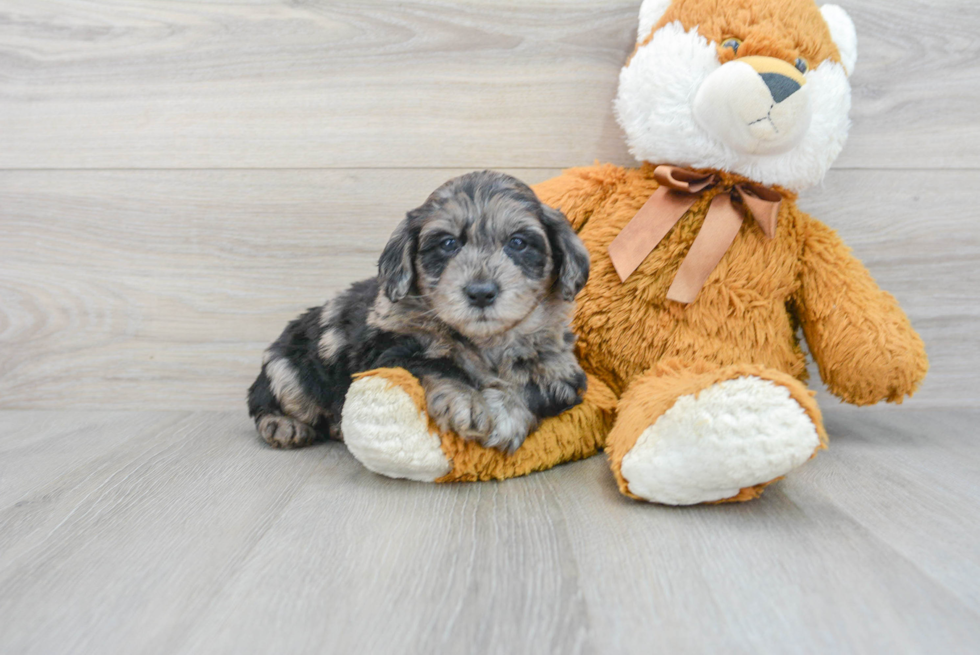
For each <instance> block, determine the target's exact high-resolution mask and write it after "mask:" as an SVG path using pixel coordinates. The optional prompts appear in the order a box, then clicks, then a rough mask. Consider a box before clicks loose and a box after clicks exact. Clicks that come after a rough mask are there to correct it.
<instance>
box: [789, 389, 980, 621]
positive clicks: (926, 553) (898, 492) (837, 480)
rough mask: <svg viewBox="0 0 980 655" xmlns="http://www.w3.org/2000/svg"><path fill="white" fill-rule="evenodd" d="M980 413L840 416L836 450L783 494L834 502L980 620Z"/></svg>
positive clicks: (850, 412) (834, 418) (830, 427)
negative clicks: (950, 593) (979, 539)
mask: <svg viewBox="0 0 980 655" xmlns="http://www.w3.org/2000/svg"><path fill="white" fill-rule="evenodd" d="M978 420H980V414H978V413H977V412H963V411H942V412H938V411H908V410H903V411H901V412H894V411H888V410H885V409H878V408H875V409H871V410H865V409H857V408H853V407H846V408H845V407H840V408H834V409H833V410H832V411H831V412H830V413H829V414H828V417H827V432H828V433H829V434H830V440H831V441H830V449H829V450H828V451H827V452H826V453H821V454H820V456H819V457H818V458H817V460H815V461H814V466H806V467H804V468H803V469H802V470H801V471H800V473H799V475H794V476H793V478H792V482H791V484H788V485H786V486H785V487H784V490H785V492H786V494H787V495H788V496H789V497H790V498H791V499H793V501H794V502H797V503H802V502H806V501H807V499H813V498H817V497H821V498H825V499H826V500H827V501H829V502H831V503H833V504H834V506H835V507H837V508H839V509H841V510H842V511H844V512H845V513H846V514H847V515H848V516H850V517H851V518H853V519H854V520H855V521H857V522H858V523H860V524H861V525H862V527H863V528H864V529H866V530H867V531H868V532H869V533H870V534H873V535H874V537H875V538H876V539H878V540H879V541H880V542H882V543H886V544H888V545H889V546H890V547H891V548H892V549H894V550H895V551H897V552H899V553H901V554H902V555H903V556H904V557H905V558H906V559H907V560H908V561H910V562H914V563H915V565H916V567H917V568H919V569H920V570H922V571H923V572H924V573H926V574H927V575H928V576H929V577H930V578H932V579H933V580H935V581H937V582H939V583H940V584H942V585H943V586H944V587H946V588H947V589H949V590H950V591H951V592H952V593H954V594H956V596H957V597H958V598H959V599H960V600H961V601H962V602H963V604H964V605H965V606H966V607H968V608H970V609H971V610H972V611H973V612H975V613H978V614H980V547H978V545H977V543H978V540H977V537H978V534H977V533H978V529H977V521H975V520H973V519H974V518H975V517H977V516H980V440H978V439H977V437H978V436H980V435H978V432H980V428H978V427H977V424H978Z"/></svg>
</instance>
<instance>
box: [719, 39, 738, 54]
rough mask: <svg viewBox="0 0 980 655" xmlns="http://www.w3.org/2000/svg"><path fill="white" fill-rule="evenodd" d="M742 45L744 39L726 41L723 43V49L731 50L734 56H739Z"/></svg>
mask: <svg viewBox="0 0 980 655" xmlns="http://www.w3.org/2000/svg"><path fill="white" fill-rule="evenodd" d="M740 45H742V39H725V40H724V41H722V42H721V47H722V48H731V49H732V54H736V55H737V54H738V47H739V46H740Z"/></svg>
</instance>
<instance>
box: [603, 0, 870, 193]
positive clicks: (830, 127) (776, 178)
mask: <svg viewBox="0 0 980 655" xmlns="http://www.w3.org/2000/svg"><path fill="white" fill-rule="evenodd" d="M834 15H835V16H836V17H837V18H839V19H840V20H839V22H840V23H841V24H843V22H844V20H848V19H846V14H844V13H843V12H842V11H840V12H836V13H835V14H834ZM841 17H842V18H841ZM654 25H655V26H658V29H657V30H656V31H655V32H652V33H648V34H647V36H646V38H645V39H643V40H642V41H641V45H639V46H638V47H637V51H636V52H635V54H634V55H633V57H632V58H631V60H630V61H629V63H628V64H627V65H626V66H625V67H624V68H623V70H622V72H621V73H620V79H619V92H618V94H617V97H616V104H615V108H616V116H617V119H618V120H619V123H620V125H621V126H622V128H623V131H624V132H625V133H626V140H627V143H628V144H629V146H630V152H631V153H632V154H633V156H635V157H636V158H637V159H638V160H640V161H650V162H657V163H671V164H674V165H678V166H689V167H694V168H710V169H719V170H725V171H729V172H732V173H736V174H738V175H743V176H745V177H747V178H750V179H752V180H754V181H756V182H760V183H762V184H765V185H778V186H782V187H785V188H786V189H789V190H793V191H800V190H802V189H805V188H807V187H811V186H814V185H816V184H818V183H819V182H820V181H821V180H822V179H823V177H824V175H825V174H826V172H827V170H828V169H829V168H830V165H831V164H832V163H833V161H834V159H836V158H837V155H838V154H840V151H841V149H842V148H843V147H844V143H845V141H846V140H847V132H848V129H849V127H850V120H849V118H848V111H849V110H850V107H851V89H850V85H849V84H848V81H847V73H846V72H845V69H844V67H843V66H842V65H841V63H840V53H839V51H838V49H837V47H836V45H835V44H834V42H833V40H832V39H831V32H830V28H829V27H828V25H827V24H826V22H824V20H823V17H822V15H821V13H820V11H819V10H818V9H817V7H816V5H814V4H813V3H812V2H810V0H782V1H781V2H762V1H760V0H730V1H728V2H725V3H717V2H712V1H710V0H676V1H675V2H673V3H672V4H671V5H670V6H669V7H668V8H667V10H666V11H665V12H664V13H663V14H662V15H661V17H660V18H659V19H658V21H657V22H656V23H654ZM845 31H846V30H844V29H840V30H839V32H842V33H843V32H845ZM851 31H852V33H853V28H852V30H851ZM733 38H734V39H738V40H739V41H740V42H741V43H740V44H739V46H738V49H737V52H736V51H734V50H733V49H732V48H731V47H723V46H722V45H721V44H722V43H724V42H726V41H728V40H730V39H733ZM854 43H856V41H854ZM746 56H764V57H771V58H773V59H777V60H780V61H784V62H788V63H790V64H795V62H796V61H797V60H798V59H802V60H805V62H806V66H807V72H806V73H805V75H804V77H805V78H806V84H805V87H804V89H803V90H801V92H800V93H801V94H803V93H805V95H806V103H807V107H806V109H805V111H803V109H802V108H801V109H799V110H798V120H803V121H806V123H807V126H806V128H805V129H802V130H801V131H800V134H799V135H798V137H797V138H798V141H797V143H796V144H794V147H793V148H792V149H790V150H786V151H783V152H776V153H773V152H771V151H760V150H759V149H758V148H756V149H752V148H747V147H745V146H744V145H743V144H742V143H741V142H738V141H736V140H734V139H726V138H725V135H724V134H718V133H717V131H715V130H712V129H711V126H710V125H708V126H706V125H704V124H703V123H702V121H699V120H698V118H697V116H696V112H695V111H694V110H693V109H694V107H693V105H694V103H695V102H696V100H697V98H698V94H699V92H700V91H702V86H703V85H704V84H705V83H706V81H709V79H713V80H718V78H719V77H722V78H724V77H725V76H736V75H738V73H739V71H740V65H739V63H738V59H741V58H744V57H746ZM854 57H856V52H855V55H854ZM852 65H853V64H852ZM732 83H733V84H734V83H736V82H735V81H734V80H733V82H732ZM739 86H741V87H743V88H744V86H745V83H744V82H742V83H740V84H739ZM758 94H762V95H763V96H764V97H761V98H759V99H758V100H757V101H756V102H759V103H762V102H765V103H766V104H769V103H770V102H771V100H772V98H771V97H770V95H769V94H768V92H767V90H766V89H765V87H764V86H760V88H759V89H758ZM758 94H757V95H758ZM748 95H749V94H748V93H742V94H729V96H730V97H731V98H732V100H731V101H732V102H733V103H745V102H747V101H748V100H749V99H751V98H748V97H747V96H748ZM702 97H703V95H702ZM796 97H800V96H796V94H794V96H793V97H790V98H788V99H787V100H785V101H783V102H782V103H776V106H775V107H774V109H775V110H776V111H778V110H779V107H780V106H785V103H794V102H797V101H796V99H795V98H796ZM712 99H713V100H714V103H713V105H712V106H713V107H715V108H716V109H717V108H718V105H719V104H720V102H721V100H720V99H719V98H712ZM765 115H766V113H765V111H763V112H762V113H761V114H760V116H758V117H756V118H761V117H764V116H765ZM783 127H784V129H792V126H791V125H789V124H787V125H785V126H783Z"/></svg>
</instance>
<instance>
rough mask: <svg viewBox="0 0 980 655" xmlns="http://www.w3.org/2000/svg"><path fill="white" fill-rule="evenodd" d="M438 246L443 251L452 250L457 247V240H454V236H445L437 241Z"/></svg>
mask: <svg viewBox="0 0 980 655" xmlns="http://www.w3.org/2000/svg"><path fill="white" fill-rule="evenodd" d="M439 247H440V248H442V250H443V251H445V252H453V251H454V250H456V249H457V248H458V247H459V241H457V240H456V237H446V238H445V239H443V240H442V241H440V242H439Z"/></svg>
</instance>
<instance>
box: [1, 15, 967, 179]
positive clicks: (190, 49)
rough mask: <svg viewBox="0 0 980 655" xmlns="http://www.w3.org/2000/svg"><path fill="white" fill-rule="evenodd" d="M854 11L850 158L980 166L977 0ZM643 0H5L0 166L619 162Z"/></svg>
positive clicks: (853, 163)
mask: <svg viewBox="0 0 980 655" xmlns="http://www.w3.org/2000/svg"><path fill="white" fill-rule="evenodd" d="M845 4H846V5H847V6H846V8H847V9H848V10H849V11H850V12H851V13H852V15H853V17H854V19H855V22H856V24H857V28H858V35H859V38H860V56H859V63H858V67H857V70H856V73H855V75H854V78H853V84H854V91H855V94H854V110H853V118H854V129H853V130H852V137H851V142H850V145H849V146H848V147H847V149H846V150H845V152H844V154H843V155H842V156H841V158H840V160H839V161H838V165H839V166H841V167H844V168H854V167H860V168H869V167H883V168H918V167H977V166H980V154H978V153H980V125H978V123H977V121H976V111H975V107H976V106H977V105H978V104H980V44H978V42H977V40H976V39H975V38H974V36H975V35H976V34H977V32H980V7H978V5H977V3H975V2H973V1H972V0H939V1H937V2H931V3H924V2H921V1H912V0H908V1H905V2H900V3H895V2H890V1H887V0H864V1H862V2H860V3H858V2H856V1H854V2H849V3H845ZM638 6H639V2H638V0H615V1H614V2H604V3H601V6H600V5H597V4H596V3H595V2H584V1H581V0H565V1H562V2H555V1H554V0H537V1H535V2H524V3H517V4H515V3H513V2H510V1H509V0H479V1H470V2H465V3H449V4H447V3H442V2H436V1H434V0H425V1H416V2H411V3H397V4H392V3H390V2H385V1H383V0H372V1H370V2H365V1H358V2H347V3H336V2H331V3H326V2H303V3H288V4H287V3H279V2H269V1H266V2H250V3H225V2H198V3H173V2H168V1H166V0H145V1H142V2H132V1H128V0H117V1H115V2H105V3H89V2H81V1H80V0H40V1H39V0H8V2H6V3H5V4H4V11H3V12H2V13H0V44H3V45H2V46H0V54H2V56H0V77H2V79H3V80H4V88H3V93H2V94H0V125H2V126H3V129H2V130H0V167H2V168H51V167H55V168H120V167H125V168H134V167H135V168H209V167H222V168H231V167H251V168H267V167H277V168H283V167H350V166H359V167H375V168H386V167H405V166H430V167H432V166H446V167H460V168H484V167H497V168H501V167H514V166H526V167H539V168H560V167H566V166H572V165H582V164H588V163H591V162H592V161H593V160H594V159H597V158H598V159H601V160H608V161H614V162H617V163H621V164H629V163H631V162H632V158H631V157H630V155H629V154H628V152H627V150H626V147H625V144H624V143H623V139H622V136H621V133H620V129H619V127H618V126H617V125H616V122H615V120H614V118H613V115H612V99H613V97H614V95H615V89H616V84H617V80H618V73H619V69H620V67H621V66H622V64H623V62H624V61H625V59H626V56H627V55H628V53H629V52H630V51H631V50H632V47H633V40H634V34H635V29H636V22H637V9H638ZM950 17H955V20H951V19H950Z"/></svg>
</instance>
